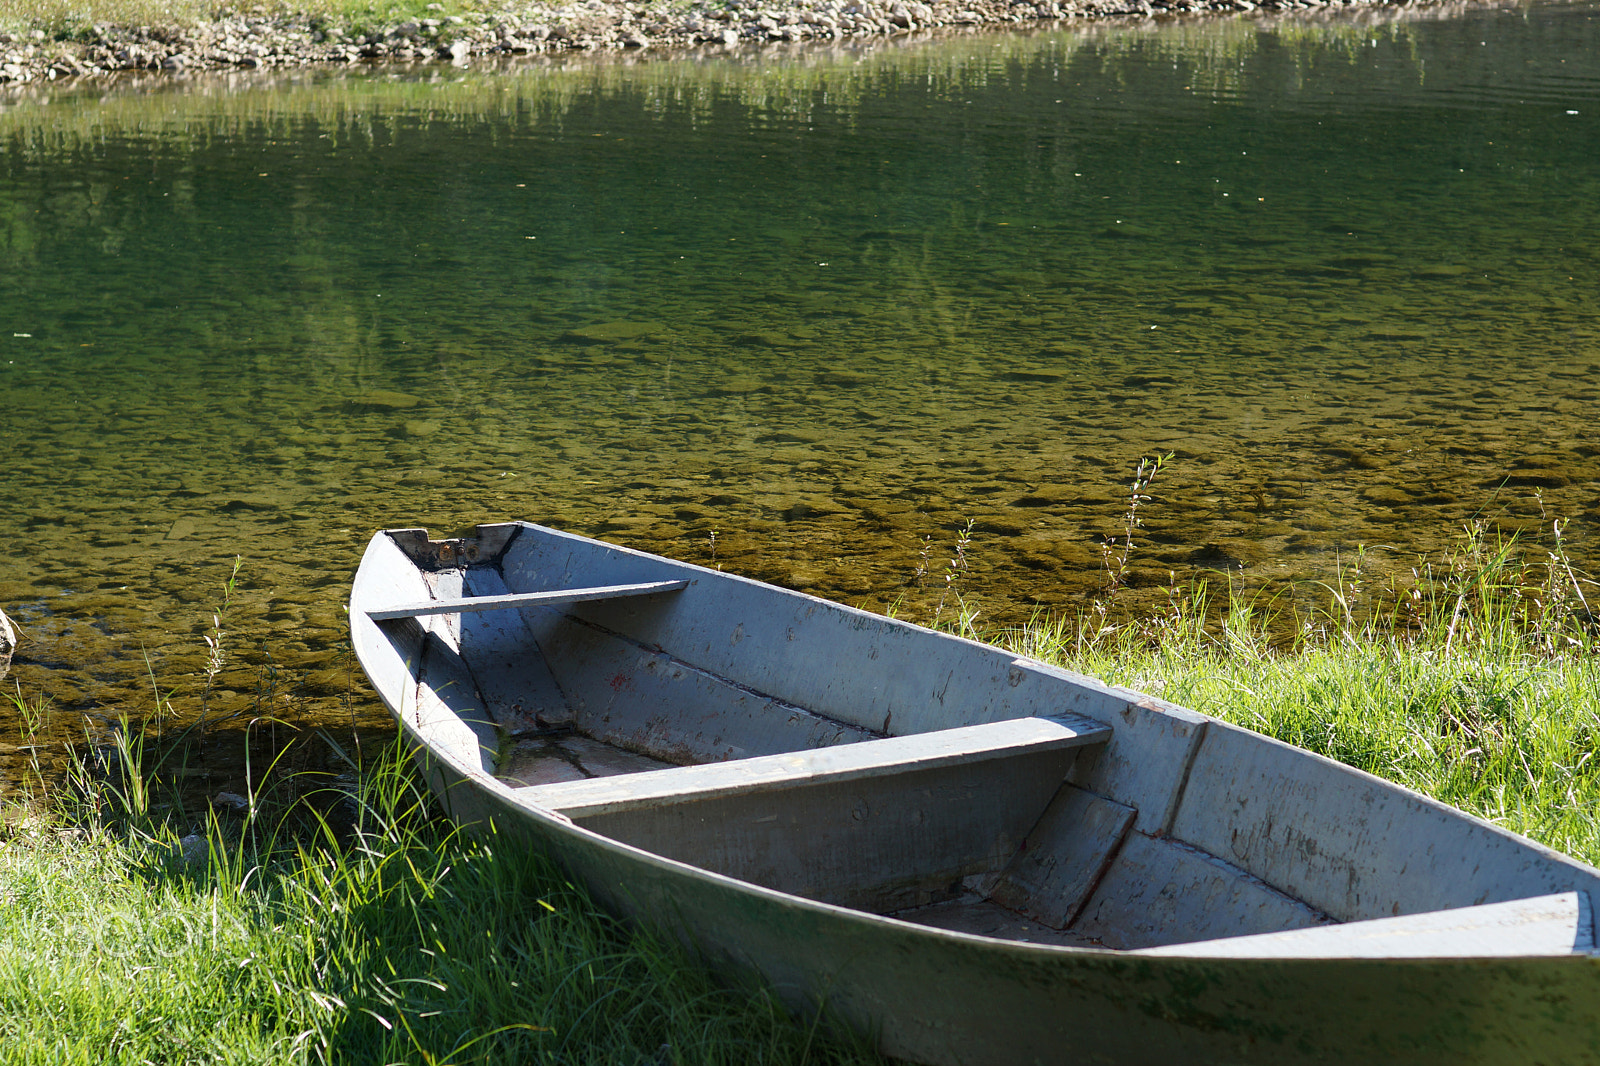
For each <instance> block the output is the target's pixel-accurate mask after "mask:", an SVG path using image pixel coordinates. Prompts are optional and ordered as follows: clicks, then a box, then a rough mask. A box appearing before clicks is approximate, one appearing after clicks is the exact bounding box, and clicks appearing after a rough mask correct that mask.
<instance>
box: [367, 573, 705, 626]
mask: <svg viewBox="0 0 1600 1066" xmlns="http://www.w3.org/2000/svg"><path fill="white" fill-rule="evenodd" d="M688 585H689V582H688V581H687V580H679V581H647V582H644V583H642V584H637V585H599V586H596V587H594V588H582V589H554V590H552V591H550V592H512V593H507V594H506V595H504V596H464V597H453V598H450V599H443V600H423V601H422V602H420V603H407V604H401V605H400V606H398V607H385V608H383V609H382V610H377V611H368V612H367V617H369V618H371V619H372V620H373V621H374V622H388V621H392V620H394V619H397V618H419V617H421V616H423V615H430V614H470V613H474V612H477V611H504V610H510V609H512V608H516V607H554V606H557V605H559V604H563V603H582V602H584V601H586V600H616V599H621V598H623V597H625V596H654V595H656V594H657V593H662V592H677V591H678V590H680V589H683V588H687V587H688Z"/></svg>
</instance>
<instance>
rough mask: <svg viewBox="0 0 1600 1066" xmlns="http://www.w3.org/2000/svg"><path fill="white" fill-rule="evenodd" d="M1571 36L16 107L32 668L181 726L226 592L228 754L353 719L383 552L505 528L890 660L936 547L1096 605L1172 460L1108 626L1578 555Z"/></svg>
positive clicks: (1588, 128) (347, 82)
mask: <svg viewBox="0 0 1600 1066" xmlns="http://www.w3.org/2000/svg"><path fill="white" fill-rule="evenodd" d="M1597 13H1600V9H1597V8H1596V7H1595V6H1593V5H1591V4H1576V5H1562V6H1548V7H1539V6H1535V7H1531V8H1523V9H1517V10H1482V11H1477V12H1473V13H1468V14H1465V15H1461V16H1458V17H1454V18H1445V19H1438V18H1428V17H1422V18H1415V19H1412V18H1402V17H1398V16H1385V17H1373V16H1371V15H1367V16H1363V21H1361V22H1351V23H1335V24H1318V25H1312V24H1297V23H1294V22H1278V23H1272V24H1266V23H1255V22H1250V21H1221V22H1204V23H1191V24H1176V25H1166V26H1160V27H1144V28H1108V27H1099V28H1092V29H1089V30H1082V29H1062V30H1059V31H1054V32H1046V33H1042V34H1036V35H1032V36H993V35H975V36H970V37H960V38H945V39H935V40H930V41H922V42H901V43H899V44H897V45H893V46H885V47H881V48H879V49H877V50H868V51H859V50H858V51H838V52H828V51H810V52H801V53H797V54H796V55H795V56H792V57H788V58H767V59H761V60H758V59H752V58H751V57H749V56H746V57H743V58H740V57H727V58H716V57H701V58H692V59H675V58H671V57H666V58H656V59H649V60H645V61H638V62H626V63H624V62H618V61H615V60H612V61H605V60H601V61H570V62H564V63H559V64H551V65H545V66H538V67H531V68H523V69H521V70H520V71H512V72H509V73H508V72H504V71H500V72H488V71H454V70H449V69H448V68H440V67H437V66H431V67H427V68H417V69H416V70H414V71H411V72H408V73H406V74H403V75H395V74H392V73H391V74H388V75H375V74H370V73H368V74H362V73H356V74H348V75H346V74H340V75H337V76H336V75H333V74H318V75H313V76H299V77H295V78H289V79H278V80H259V81H245V82H235V83H229V82H224V81H196V82H192V83H171V82H168V83H161V84H160V86H159V87H155V88H152V87H151V85H149V84H146V85H141V86H132V87H129V88H128V89H127V90H126V91H124V92H121V93H118V92H117V91H115V90H113V91H112V92H111V93H110V95H104V96H103V95H102V94H103V93H104V88H103V87H101V86H97V87H88V88H79V89H73V90H64V91H62V92H61V93H60V94H59V95H57V96H55V97H54V98H51V99H48V100H46V99H41V98H40V97H39V96H37V95H36V96H33V97H17V98H14V99H10V100H8V101H7V102H6V103H5V110H4V111H3V112H0V397H3V401H4V402H3V408H0V410H3V414H0V539H3V541H4V543H5V544H7V545H8V550H7V551H6V552H5V554H4V555H3V557H0V604H3V605H4V606H5V608H6V609H7V610H8V611H9V612H10V613H12V614H13V616H14V617H15V618H16V620H17V621H18V622H19V623H20V624H21V626H22V627H23V628H24V630H25V632H26V635H27V637H28V643H27V645H26V646H25V648H24V649H23V651H22V654H21V657H20V659H19V662H18V665H17V667H16V668H15V669H14V677H15V679H16V680H17V681H18V682H20V684H21V686H22V688H23V690H24V691H26V692H39V691H44V692H49V693H51V694H52V695H53V696H54V697H55V699H56V702H57V706H58V708H62V709H67V710H69V711H77V710H88V711H91V712H96V713H105V711H106V709H108V708H111V707H113V706H116V705H118V704H119V702H127V701H132V702H133V703H135V704H140V703H141V701H142V706H145V707H148V706H149V704H150V702H151V696H150V692H151V690H152V682H151V681H150V679H149V677H148V674H150V673H152V672H153V674H154V677H155V682H154V687H156V688H159V689H160V690H161V691H163V692H165V691H169V690H173V691H176V693H177V694H178V696H179V697H180V699H179V706H180V709H184V708H187V710H186V712H185V713H188V714H193V713H195V701H194V698H193V697H194V696H195V694H196V693H198V692H200V691H202V689H203V688H204V685H205V678H204V675H203V672H202V671H203V668H204V666H205V663H206V654H207V649H206V647H205V645H204V644H203V642H202V639H201V638H202V635H203V634H205V633H206V632H207V631H208V629H209V628H210V627H211V625H212V623H213V619H212V612H213V608H214V607H215V606H216V605H217V604H218V602H219V601H220V599H221V596H222V584H223V582H224V581H225V580H226V578H227V575H228V573H229V570H230V568H231V566H232V561H233V560H234V558H235V556H238V557H241V558H242V560H243V567H242V570H241V581H240V590H239V593H238V595H237V596H236V597H235V600H234V603H233V606H232V608H231V612H230V614H229V615H228V617H226V618H225V620H224V626H223V628H224V629H225V630H226V631H227V633H226V636H225V638H224V650H225V653H226V662H225V665H224V666H223V669H222V672H221V673H220V674H219V675H218V676H217V678H216V679H215V683H214V689H215V694H214V696H213V697H212V699H211V701H210V702H211V704H212V713H214V714H218V715H221V714H249V715H261V714H265V713H271V714H277V715H282V716H285V717H287V718H290V719H297V720H301V721H304V720H319V721H326V722H339V723H347V722H354V723H356V724H368V725H372V724H376V723H377V722H378V721H380V716H381V711H380V710H379V709H378V708H377V707H376V706H375V703H374V701H373V700H372V699H371V698H370V696H367V695H364V693H365V691H366V690H365V689H363V688H361V687H360V686H359V685H358V686H357V688H356V689H355V697H354V699H353V700H349V699H346V698H345V696H344V695H343V694H344V693H346V692H347V690H348V689H349V686H350V683H351V678H350V674H351V670H350V666H349V663H348V661H347V659H345V658H344V657H343V649H344V647H345V645H346V630H345V617H344V608H343V603H344V600H345V597H346V595H347V590H348V586H349V580H350V576H351V573H352V571H353V569H354V567H355V564H356V561H357V559H358V556H359V552H360V550H361V547H362V545H363V544H364V542H365V541H366V539H367V538H368V537H369V536H370V535H371V533H372V531H373V530H374V529H377V528H379V527H384V526H404V525H425V526H428V527H430V528H432V529H433V530H435V531H436V532H440V533H444V532H452V531H455V530H458V529H460V528H462V527H463V526H466V525H469V524H471V523H474V522H477V521H484V520H500V519H506V518H529V519H534V520H538V521H541V522H546V523H549V524H553V525H557V526H561V527H564V528H567V529H572V530H577V531H581V532H584V533H589V534H595V535H600V536H604V537H607V538H610V539H613V540H616V541H618V542H621V543H624V544H629V545H633V546H637V547H641V548H646V549H649V550H652V551H659V552H663V553H666V554H670V555H673V556H677V557H680V558H684V559H688V560H691V561H694V562H700V563H706V564H710V565H719V566H722V567H724V568H725V569H728V570H731V571H735V572H738V573H743V574H748V575H751V576H754V577H759V578H763V579H766V580H771V581H776V582H779V583H781V584H785V585H788V586H791V587H794V588H799V589H804V590H807V591H810V592H814V593H817V594H820V595H825V596H829V597H833V598H836V599H840V600H843V601H846V602H850V603H856V604H862V605H867V606H871V607H876V608H882V607H884V606H886V605H888V604H891V603H893V602H894V601H896V600H897V599H900V600H901V601H902V602H901V604H900V607H899V610H900V611H901V612H902V613H903V614H905V615H907V616H910V617H913V618H916V619H918V620H924V619H926V618H928V617H929V616H930V615H931V614H932V612H933V610H934V609H935V604H936V603H937V601H938V599H939V597H940V595H941V591H942V590H943V589H944V587H945V583H946V582H945V579H946V572H947V571H948V570H949V560H950V559H951V557H952V554H953V550H954V547H955V545H956V542H957V531H958V530H959V529H961V528H962V527H964V526H965V525H966V524H967V523H968V522H969V521H970V522H971V523H972V526H971V530H972V531H971V541H970V545H969V547H968V548H967V550H966V556H967V561H968V562H969V563H970V566H969V567H968V569H967V570H965V571H964V572H962V573H961V574H959V575H957V579H956V580H957V584H958V587H959V591H960V592H962V593H963V594H964V595H965V596H966V598H967V602H968V603H969V604H971V605H973V606H976V607H977V608H978V609H979V610H981V611H982V616H981V617H982V619H983V620H988V621H992V622H1006V621H1015V620H1020V619H1024V618H1026V617H1028V616H1029V615H1030V613H1032V612H1033V611H1034V610H1035V609H1036V608H1038V607H1039V606H1041V605H1042V606H1044V607H1045V608H1047V609H1055V610H1060V611H1075V610H1078V609H1080V608H1081V607H1082V605H1083V604H1084V603H1085V601H1086V597H1087V596H1088V595H1090V594H1091V593H1092V592H1093V591H1094V590H1095V589H1096V588H1097V587H1098V586H1099V584H1100V583H1101V582H1102V581H1103V569H1102V558H1101V553H1100V549H1099V545H1100V544H1101V542H1102V539H1103V537H1104V535H1105V534H1107V533H1109V532H1112V531H1114V530H1115V529H1116V528H1118V526H1119V522H1120V518H1121V515H1122V514H1123V513H1124V511H1125V510H1126V492H1127V481H1128V478H1129V476H1130V472H1131V470H1132V466H1133V464H1134V462H1135V461H1136V460H1137V459H1138V458H1139V457H1140V456H1141V455H1151V454H1155V453H1164V452H1169V451H1170V452H1172V453H1174V457H1173V459H1172V460H1171V462H1170V464H1169V466H1168V467H1167V469H1166V470H1164V471H1163V472H1162V474H1161V476H1160V477H1159V478H1158V480H1157V482H1156V484H1155V485H1154V486H1153V489H1152V493H1151V494H1152V496H1153V497H1154V498H1153V500H1152V501H1151V502H1150V503H1149V504H1147V505H1146V507H1145V509H1144V513H1145V515H1146V523H1147V524H1146V528H1145V529H1144V530H1143V531H1142V533H1141V534H1140V538H1139V542H1138V544H1137V546H1136V549H1135V551H1134V553H1133V556H1132V567H1133V572H1132V574H1131V575H1130V583H1131V584H1132V585H1133V586H1134V591H1135V592H1136V593H1139V592H1141V591H1144V592H1145V593H1146V594H1148V590H1150V589H1152V588H1153V587H1154V586H1155V585H1157V584H1160V583H1165V582H1166V581H1167V575H1168V573H1169V572H1172V573H1173V574H1175V576H1176V578H1177V580H1178V581H1179V582H1180V583H1182V582H1192V581H1194V580H1196V579H1199V578H1202V577H1208V578H1209V579H1210V580H1212V581H1213V582H1222V581H1225V580H1231V581H1233V582H1234V583H1235V584H1236V585H1244V586H1248V587H1272V588H1277V589H1293V590H1295V591H1294V593H1293V594H1294V595H1297V596H1300V597H1302V598H1306V597H1313V598H1314V597H1316V596H1319V595H1321V593H1320V591H1318V590H1319V586H1318V585H1317V584H1316V583H1317V582H1319V581H1330V580H1332V575H1333V574H1334V572H1335V568H1336V567H1337V566H1338V565H1340V564H1341V563H1343V564H1346V565H1348V564H1349V563H1350V562H1351V560H1352V559H1353V558H1354V557H1355V556H1356V555H1357V553H1358V552H1360V551H1361V550H1363V547H1364V549H1365V551H1366V553H1367V557H1368V559H1369V563H1368V565H1369V566H1371V567H1380V568H1381V567H1383V566H1401V567H1403V566H1405V565H1408V563H1409V560H1411V559H1412V558H1413V557H1414V555H1415V554H1416V553H1418V552H1423V551H1437V550H1440V549H1441V548H1444V547H1446V546H1448V544H1449V543H1450V541H1451V539H1452V537H1454V536H1456V535H1457V534H1458V533H1459V532H1460V527H1461V524H1462V523H1463V522H1464V521H1468V520H1470V519H1472V518H1473V517H1474V516H1477V515H1483V516H1487V517H1489V518H1492V519H1493V520H1494V521H1495V522H1496V523H1498V524H1499V525H1500V526H1502V527H1503V528H1507V529H1526V530H1535V531H1536V530H1537V529H1538V528H1540V527H1541V525H1542V524H1543V523H1546V522H1548V521H1549V520H1550V519H1553V518H1556V517H1567V518H1570V519H1571V520H1572V524H1571V526H1570V527H1569V529H1568V546H1569V547H1570V548H1571V549H1572V550H1573V551H1574V552H1575V554H1576V556H1577V558H1578V559H1579V560H1580V561H1581V562H1584V563H1585V564H1592V563H1594V562H1595V561H1596V559H1595V556H1596V555H1597V554H1600V541H1597V540H1596V523H1597V522H1600V500H1597V499H1596V492H1595V488H1596V485H1597V479H1600V439H1597V437H1596V434H1595V433H1594V428H1593V427H1594V421H1595V418H1596V415H1597V414H1600V382H1597V381H1596V377H1595V375H1596V371H1597V369H1600V318H1597V308H1600V236H1597V235H1600V17H1597ZM230 85H231V86H232V88H231V89H230V88H229V86H230ZM919 568H920V569H922V570H925V571H926V573H924V574H923V576H922V577H921V578H920V579H918V578H917V576H916V575H917V573H918V571H919ZM1223 575H1226V577H1224V576H1223ZM147 659H148V660H149V663H150V666H149V667H148V668H147V666H146V660H147ZM269 662H270V665H269ZM263 684H264V685H266V686H267V688H269V689H271V690H272V691H270V692H268V693H267V694H266V696H265V697H262V696H260V695H259V692H260V689H261V686H262V685H263ZM69 717H70V716H69ZM8 750H9V749H8ZM25 753H26V750H25V749H24V751H23V753H22V754H19V753H18V752H16V751H12V752H11V754H10V756H9V757H10V758H12V759H20V758H22V757H23V754H25Z"/></svg>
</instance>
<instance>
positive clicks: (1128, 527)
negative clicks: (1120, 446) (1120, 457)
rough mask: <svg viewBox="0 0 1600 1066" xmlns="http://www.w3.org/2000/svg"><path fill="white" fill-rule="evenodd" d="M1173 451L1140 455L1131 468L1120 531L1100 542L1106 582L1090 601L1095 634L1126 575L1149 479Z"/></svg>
mask: <svg viewBox="0 0 1600 1066" xmlns="http://www.w3.org/2000/svg"><path fill="white" fill-rule="evenodd" d="M1172 455H1173V453H1172V452H1168V453H1167V454H1165V455H1155V456H1144V457H1141V458H1140V459H1139V465H1138V466H1136V467H1134V470H1133V483H1132V484H1131V485H1130V486H1129V489H1128V509H1127V510H1126V511H1125V512H1124V513H1123V515H1122V531H1121V532H1120V533H1117V534H1113V535H1111V536H1110V537H1107V538H1106V540H1105V543H1103V544H1101V545H1100V558H1101V561H1102V563H1104V565H1105V569H1106V583H1105V587H1104V588H1103V589H1102V590H1101V592H1100V595H1099V597H1098V598H1097V599H1096V600H1095V603H1094V612H1095V615H1096V621H1097V626H1096V630H1097V635H1103V634H1104V633H1106V632H1107V625H1106V614H1107V612H1108V611H1109V609H1110V606H1111V600H1112V598H1113V597H1115V596H1116V594H1117V592H1118V591H1119V590H1120V589H1121V588H1122V587H1123V585H1124V583H1125V582H1126V581H1127V579H1128V560H1129V559H1130V558H1131V557H1132V556H1133V537H1134V533H1135V532H1137V531H1138V529H1139V528H1140V527H1141V526H1143V525H1144V520H1143V519H1141V518H1140V517H1139V508H1140V507H1141V506H1143V505H1144V504H1147V503H1149V502H1150V494H1149V492H1148V490H1149V488H1150V483H1151V482H1153V481H1154V480H1155V479H1156V475H1157V474H1159V473H1161V471H1162V469H1163V468H1164V467H1165V466H1166V465H1167V461H1168V460H1169V459H1171V458H1172Z"/></svg>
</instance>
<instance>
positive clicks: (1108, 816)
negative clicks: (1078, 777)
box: [988, 752, 1138, 929]
mask: <svg viewBox="0 0 1600 1066" xmlns="http://www.w3.org/2000/svg"><path fill="white" fill-rule="evenodd" d="M1093 757H1094V753H1093V752H1083V753H1082V754H1081V755H1080V756H1079V759H1080V760H1082V759H1084V758H1093ZM1137 813H1138V812H1137V811H1135V810H1134V809H1133V808H1132V807H1129V806H1126V805H1125V804H1121V803H1116V802H1114V801H1112V800H1108V799H1106V798H1105V797H1104V796H1097V795H1095V794H1094V793H1093V792H1087V791H1085V790H1084V789H1081V788H1078V787H1077V786H1075V785H1062V786H1061V788H1060V789H1059V790H1058V791H1057V793H1056V795H1055V798H1054V799H1052V800H1051V801H1050V805H1049V806H1048V807H1046V808H1045V811H1044V814H1043V815H1041V816H1040V818H1039V821H1038V822H1037V823H1036V824H1035V825H1034V827H1033V828H1032V829H1030V830H1029V831H1028V835H1027V838H1026V842H1025V844H1024V846H1023V847H1022V848H1021V849H1020V850H1019V851H1018V852H1017V854H1016V855H1015V856H1014V857H1013V858H1012V859H1011V861H1010V862H1009V863H1008V864H1007V865H1006V867H1005V870H1004V872H1003V874H1002V875H1001V876H1000V878H999V880H998V882H997V883H996V884H995V885H994V887H993V889H992V890H991V891H990V892H989V893H988V895H989V896H990V898H992V899H993V900H994V901H995V902H996V903H999V904H1001V905H1002V906H1004V907H1008V908H1010V909H1011V910H1014V911H1016V912H1018V913H1019V914H1024V915H1027V916H1028V917H1030V918H1033V919H1035V920H1037V921H1040V922H1043V923H1044V924H1045V925H1048V926H1050V927H1052V928H1055V929H1065V928H1066V927H1067V926H1068V925H1070V924H1072V921H1073V919H1075V918H1076V917H1077V916H1078V913H1079V912H1080V911H1081V910H1082V909H1083V905H1084V904H1085V903H1086V902H1088V899H1089V893H1091V892H1093V891H1094V888H1095V886H1096V885H1098V884H1099V883H1100V881H1101V879H1102V878H1103V877H1104V876H1105V873H1106V870H1107V868H1109V866H1110V865H1111V860H1112V858H1113V857H1114V856H1115V855H1116V853H1117V851H1118V849H1120V848H1121V847H1122V842H1123V840H1124V838H1126V837H1127V835H1128V830H1129V829H1130V828H1131V827H1132V826H1133V821H1134V816H1135V815H1136V814H1137Z"/></svg>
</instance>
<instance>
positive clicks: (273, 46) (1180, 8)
mask: <svg viewBox="0 0 1600 1066" xmlns="http://www.w3.org/2000/svg"><path fill="white" fill-rule="evenodd" d="M1363 6H1365V7H1376V6H1392V5H1386V4H1372V3H1366V2H1364V0H1260V2H1259V3H1258V2H1255V0H1068V2H1066V3H1061V2H1057V0H935V2H934V3H921V2H918V0H726V2H724V0H711V2H706V0H695V2H694V3H692V4H690V5H688V6H685V5H684V4H683V2H682V0H654V2H651V3H617V2H608V0H583V2H573V3H562V4H523V5H518V6H513V7H508V8H504V9H501V10H498V11H495V12H492V13H475V14H468V15H448V16H443V17H434V18H419V19H416V20H413V21H407V22H402V23H398V24H395V25H379V26H375V27H371V26H369V27H352V26H344V25H340V24H338V23H336V22H333V21H329V20H327V19H324V18H320V17H316V16H310V15H303V14H301V15H296V14H280V15H235V16H230V17H226V18H220V19H217V20H215V21H212V22H206V23H202V24H199V25H193V26H166V27H162V26H93V27H88V28H86V29H84V30H82V31H80V32H78V33H76V34H74V35H73V36H71V37H70V38H68V39H52V38H51V37H50V36H49V35H48V34H46V33H45V32H44V31H43V30H38V29H35V30H32V31H30V32H28V33H25V34H21V35H18V34H11V33H4V32H0V83H13V84H16V83H26V82H48V81H53V80H56V79H61V78H80V77H93V76H97V75H99V76H103V75H107V74H112V73H116V72H119V71H132V70H157V71H169V72H173V73H181V72H184V71H191V70H218V69H229V68H232V69H240V68H245V69H250V68H260V67H295V66H305V65H308V64H353V63H363V62H367V63H374V62H417V61H438V62H446V63H451V62H453V63H467V62H471V61H472V60H473V59H474V58H482V57H491V56H493V57H500V58H506V57H513V56H517V55H526V54H530V53H551V52H563V51H585V50H599V49H635V50H637V49H648V48H670V49H674V50H677V49H683V48H747V47H750V46H752V45H758V44H762V43H768V42H794V41H806V40H830V39H832V40H838V39H845V38H865V37H884V36H892V35H896V34H909V33H914V32H918V31H925V30H929V29H934V28H938V27H956V26H964V27H974V26H1017V25H1020V24H1027V23H1038V22H1048V21H1053V20H1083V19H1103V18H1119V17H1120V18H1123V19H1163V18H1175V17H1181V16H1184V15H1194V14H1204V13H1236V12H1251V11H1262V12H1269V11H1270V12H1285V13H1288V12H1311V11H1329V12H1331V11H1338V10H1340V9H1343V8H1352V7H1363ZM1418 6H1422V5H1418ZM427 8H428V9H429V13H430V14H440V15H442V14H443V8H442V5H440V4H436V3H435V4H428V5H427Z"/></svg>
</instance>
